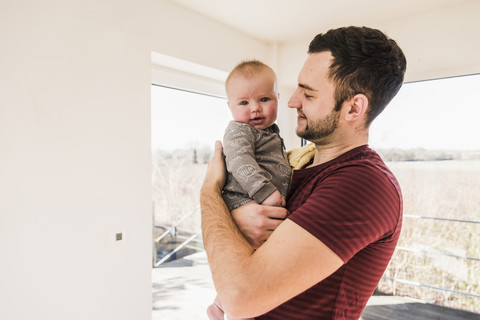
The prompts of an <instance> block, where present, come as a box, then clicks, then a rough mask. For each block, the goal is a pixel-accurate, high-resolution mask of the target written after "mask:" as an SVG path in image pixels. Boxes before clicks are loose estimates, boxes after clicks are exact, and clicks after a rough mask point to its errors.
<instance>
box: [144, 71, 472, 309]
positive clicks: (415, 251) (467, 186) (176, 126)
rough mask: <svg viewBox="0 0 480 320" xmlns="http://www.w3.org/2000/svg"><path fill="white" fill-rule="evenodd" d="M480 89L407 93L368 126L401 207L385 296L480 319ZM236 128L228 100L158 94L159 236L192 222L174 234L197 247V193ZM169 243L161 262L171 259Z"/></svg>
mask: <svg viewBox="0 0 480 320" xmlns="http://www.w3.org/2000/svg"><path fill="white" fill-rule="evenodd" d="M478 88H480V75H471V76H464V77H455V78H447V79H439V80H431V81H423V82H414V83H407V84H405V85H404V86H403V88H402V89H401V91H400V92H399V94H398V95H397V96H396V97H395V98H394V100H393V101H392V102H391V103H390V105H389V106H387V108H386V109H385V111H384V112H383V113H382V114H381V115H380V116H379V117H378V118H377V119H376V120H375V121H374V122H373V124H372V127H371V129H370V146H371V147H372V148H373V149H375V150H377V151H378V152H379V153H380V154H381V155H382V157H383V158H384V160H385V161H386V163H387V165H388V166H389V167H390V168H391V170H392V171H393V172H394V173H395V175H396V176H397V178H398V180H399V182H400V185H401V187H402V192H403V197H404V215H405V218H404V227H403V231H402V236H401V238H400V241H399V244H398V248H397V250H396V252H395V254H394V257H393V258H392V261H391V263H390V265H389V267H388V269H387V271H386V273H385V277H384V279H383V280H382V281H381V283H380V285H379V287H378V289H379V290H381V291H382V292H385V293H393V294H398V295H405V296H410V297H415V298H421V299H424V300H426V301H429V302H434V303H437V304H443V305H446V306H451V307H455V308H459V309H465V310H470V311H474V312H480V303H478V302H479V301H480V299H479V298H480V262H479V261H480V260H479V259H480V223H479V222H478V221H480V201H479V200H478V194H480V138H479V137H480V126H478V123H477V122H478V119H479V118H480V100H479V99H478V97H477V92H478ZM230 119H231V115H230V112H229V110H228V107H227V104H226V100H225V99H223V98H218V97H212V96H206V95H201V94H196V93H191V92H186V91H181V90H175V89H169V88H165V87H160V86H156V85H153V86H152V155H153V160H152V161H153V162H152V163H153V175H152V177H153V178H152V180H153V202H154V208H155V209H154V211H155V213H154V214H155V224H156V225H157V226H158V228H155V229H156V230H157V231H156V234H157V235H159V234H161V233H162V232H163V231H164V230H165V228H166V227H169V226H172V225H174V224H176V223H177V222H178V221H180V220H181V219H182V217H184V216H185V215H188V214H190V215H189V216H188V217H187V218H186V219H185V220H182V222H181V223H179V224H178V226H177V231H178V233H179V234H183V235H185V236H186V237H189V236H193V235H195V234H196V233H197V237H196V239H197V240H199V241H200V240H201V236H200V234H199V231H200V219H199V217H200V214H199V211H198V202H199V191H200V186H201V183H202V179H203V176H204V173H205V168H206V163H207V161H208V160H209V159H210V157H211V153H212V150H213V144H214V141H215V140H217V139H219V140H221V139H222V136H223V131H224V129H225V127H226V125H227V123H228V121H229V120H230ZM164 241H165V238H164V239H162V241H160V243H157V246H158V252H159V255H158V256H157V260H160V259H161V258H162V256H163V255H165V254H167V253H168V252H169V250H171V248H169V247H168V245H165V243H163V244H162V243H161V242H164ZM192 243H193V242H192ZM193 246H196V247H201V242H198V243H197V244H193ZM188 250H191V251H188ZM194 250H195V249H194V248H193V249H192V248H191V249H187V250H184V253H183V254H188V253H190V252H192V251H194ZM180 252H181V251H179V252H178V253H177V257H178V254H180ZM171 258H173V257H171Z"/></svg>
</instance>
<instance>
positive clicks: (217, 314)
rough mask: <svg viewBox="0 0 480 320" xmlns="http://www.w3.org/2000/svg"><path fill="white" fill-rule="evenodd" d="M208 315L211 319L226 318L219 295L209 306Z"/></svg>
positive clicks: (222, 319) (220, 319) (219, 319)
mask: <svg viewBox="0 0 480 320" xmlns="http://www.w3.org/2000/svg"><path fill="white" fill-rule="evenodd" d="M207 315H208V318H209V319H210V320H224V312H223V310H222V305H221V304H220V300H218V296H217V297H215V301H214V302H213V303H212V304H211V305H209V306H208V308H207Z"/></svg>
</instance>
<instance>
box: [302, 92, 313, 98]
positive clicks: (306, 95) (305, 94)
mask: <svg viewBox="0 0 480 320" xmlns="http://www.w3.org/2000/svg"><path fill="white" fill-rule="evenodd" d="M303 95H304V96H305V98H307V99H310V98H313V96H310V95H308V94H307V93H306V92H304V93H303Z"/></svg>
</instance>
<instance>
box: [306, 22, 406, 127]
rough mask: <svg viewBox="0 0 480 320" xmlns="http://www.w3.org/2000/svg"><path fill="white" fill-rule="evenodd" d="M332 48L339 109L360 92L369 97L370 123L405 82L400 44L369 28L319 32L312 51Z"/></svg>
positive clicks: (312, 45)
mask: <svg viewBox="0 0 480 320" xmlns="http://www.w3.org/2000/svg"><path fill="white" fill-rule="evenodd" d="M323 51H330V52H331V53H332V56H333V61H332V63H331V65H330V74H329V77H330V79H332V80H333V82H334V83H335V85H336V88H335V97H334V98H335V102H336V106H335V109H336V110H337V111H338V110H340V108H341V106H342V104H343V102H344V101H345V100H348V99H351V98H352V97H353V96H355V95H356V94H358V93H362V94H364V95H366V96H367V98H368V100H369V109H368V111H367V119H366V126H367V127H368V126H369V125H370V123H371V122H372V121H373V119H375V117H376V116H378V115H379V114H380V113H381V112H382V111H383V109H384V108H385V107H386V106H387V104H388V103H389V102H390V101H391V100H392V99H393V97H394V96H395V95H396V94H397V92H398V90H400V88H401V86H402V84H403V77H404V74H405V69H406V65H407V61H406V59H405V56H404V54H403V52H402V50H401V49H400V47H399V46H398V45H397V43H396V42H395V41H394V40H392V39H390V38H388V37H387V36H386V35H385V34H384V33H383V32H381V31H380V30H377V29H372V28H367V27H344V28H338V29H332V30H329V31H327V32H326V33H324V34H318V35H317V36H316V37H315V38H314V39H313V40H312V42H311V43H310V45H309V47H308V53H309V54H311V53H317V52H323Z"/></svg>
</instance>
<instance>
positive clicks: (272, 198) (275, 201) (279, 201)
mask: <svg viewBox="0 0 480 320" xmlns="http://www.w3.org/2000/svg"><path fill="white" fill-rule="evenodd" d="M261 204H263V205H267V206H276V207H285V206H286V204H287V203H286V201H285V197H284V196H282V194H281V193H280V191H278V190H275V191H274V192H273V193H272V194H271V195H269V196H268V197H267V198H266V199H265V200H263V202H262V203H261Z"/></svg>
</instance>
